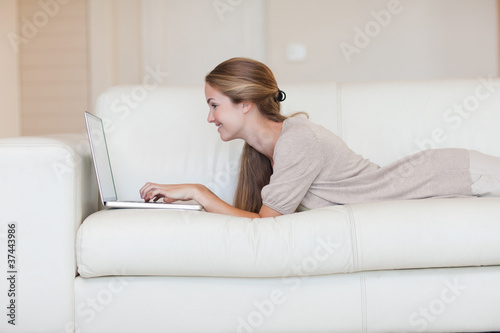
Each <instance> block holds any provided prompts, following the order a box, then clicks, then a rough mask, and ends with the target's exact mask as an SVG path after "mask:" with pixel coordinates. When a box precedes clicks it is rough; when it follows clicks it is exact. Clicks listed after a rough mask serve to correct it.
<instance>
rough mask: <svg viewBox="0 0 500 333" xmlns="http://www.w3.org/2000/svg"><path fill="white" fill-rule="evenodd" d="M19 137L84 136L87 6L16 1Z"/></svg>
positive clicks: (73, 0) (56, 0)
mask: <svg viewBox="0 0 500 333" xmlns="http://www.w3.org/2000/svg"><path fill="white" fill-rule="evenodd" d="M17 2H18V5H19V7H18V8H19V17H20V22H19V23H20V32H21V35H22V36H23V38H24V41H23V43H22V44H21V45H20V52H19V63H20V67H19V68H20V81H21V116H22V123H21V125H22V126H21V127H22V134H23V135H43V134H48V133H76V132H83V131H84V129H85V127H84V121H83V112H84V111H85V110H87V107H88V106H87V86H88V84H87V83H88V82H87V64H88V62H87V24H86V18H87V5H86V0H51V1H36V0H18V1H17Z"/></svg>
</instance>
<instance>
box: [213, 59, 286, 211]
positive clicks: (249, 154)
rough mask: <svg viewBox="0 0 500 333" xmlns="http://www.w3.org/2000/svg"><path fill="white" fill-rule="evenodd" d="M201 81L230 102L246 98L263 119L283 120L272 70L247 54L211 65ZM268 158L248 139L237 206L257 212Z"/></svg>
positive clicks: (268, 175) (268, 171)
mask: <svg viewBox="0 0 500 333" xmlns="http://www.w3.org/2000/svg"><path fill="white" fill-rule="evenodd" d="M205 82H206V83H207V84H209V85H210V86H211V87H212V88H214V89H217V90H218V91H220V92H221V93H223V94H224V95H226V96H228V97H229V98H230V100H231V101H232V102H233V103H241V102H243V101H250V102H253V103H255V105H256V106H257V108H258V109H259V111H260V112H261V113H262V115H263V116H265V117H266V118H267V119H270V120H272V121H275V122H283V121H284V120H285V119H286V118H287V117H286V116H284V115H282V114H281V113H280V111H281V107H280V100H279V99H278V98H279V95H280V90H279V89H278V84H277V83H276V79H275V78H274V74H273V72H272V71H271V70H270V69H269V68H268V67H267V66H266V65H264V64H263V63H261V62H258V61H256V60H252V59H248V58H232V59H229V60H226V61H224V62H222V63H221V64H219V65H218V66H217V67H215V68H214V69H213V70H212V71H211V72H210V73H209V74H208V75H207V76H206V77H205ZM272 173H273V168H272V166H271V161H270V160H269V159H268V158H267V157H266V156H264V155H262V154H261V153H259V152H258V151H257V150H255V149H254V148H253V147H252V146H250V145H249V144H248V143H245V145H244V147H243V151H242V154H241V164H240V173H239V179H238V186H237V188H236V193H235V197H234V205H235V207H237V208H240V209H243V210H246V211H250V212H254V213H258V212H259V211H260V209H261V207H262V196H261V190H262V188H263V187H264V186H265V185H267V184H269V181H270V179H271V175H272Z"/></svg>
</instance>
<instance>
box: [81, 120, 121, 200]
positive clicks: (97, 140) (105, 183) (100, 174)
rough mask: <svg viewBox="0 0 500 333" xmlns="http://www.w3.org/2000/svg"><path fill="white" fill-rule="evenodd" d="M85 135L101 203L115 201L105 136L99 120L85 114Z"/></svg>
mask: <svg viewBox="0 0 500 333" xmlns="http://www.w3.org/2000/svg"><path fill="white" fill-rule="evenodd" d="M85 121H86V123H87V133H88V135H89V141H90V148H91V151H92V157H93V159H94V167H95V169H96V176H97V182H98V184H99V192H100V194H101V198H102V200H103V202H108V201H116V199H117V198H116V189H115V183H114V180H113V173H112V171H111V164H110V161H109V155H108V147H107V145H106V136H105V135H104V126H103V124H102V120H101V118H98V117H96V116H94V115H92V114H90V113H88V112H85Z"/></svg>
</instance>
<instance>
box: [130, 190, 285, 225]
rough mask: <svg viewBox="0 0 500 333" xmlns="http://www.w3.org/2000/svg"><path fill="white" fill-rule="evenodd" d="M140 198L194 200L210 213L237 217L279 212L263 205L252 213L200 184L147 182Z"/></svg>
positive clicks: (273, 215) (267, 215) (269, 214)
mask: <svg viewBox="0 0 500 333" xmlns="http://www.w3.org/2000/svg"><path fill="white" fill-rule="evenodd" d="M140 194H141V198H143V199H144V200H145V201H146V202H148V201H150V200H154V201H156V200H159V199H160V198H163V201H164V202H174V201H177V200H195V201H196V202H198V203H199V204H200V205H202V206H203V208H204V209H205V210H206V211H207V212H210V213H217V214H224V215H232V216H239V217H250V218H261V217H276V216H279V215H282V214H281V213H279V212H277V211H275V210H273V209H271V208H269V207H267V206H265V205H263V206H262V208H261V210H260V212H259V213H258V214H257V213H252V212H248V211H245V210H242V209H238V208H236V207H233V206H231V205H230V204H228V203H226V202H224V201H223V200H221V199H220V198H219V197H218V196H216V195H215V194H214V193H213V192H212V191H210V190H209V189H208V188H206V187H205V186H203V185H200V184H179V185H162V184H155V183H147V184H146V185H144V186H143V187H142V188H141V190H140Z"/></svg>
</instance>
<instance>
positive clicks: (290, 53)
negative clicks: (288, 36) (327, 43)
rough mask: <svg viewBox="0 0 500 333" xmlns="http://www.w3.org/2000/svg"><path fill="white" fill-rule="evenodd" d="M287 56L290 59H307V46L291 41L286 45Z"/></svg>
mask: <svg viewBox="0 0 500 333" xmlns="http://www.w3.org/2000/svg"><path fill="white" fill-rule="evenodd" d="M286 58H287V59H288V60H290V61H296V62H298V61H305V60H306V58H307V47H306V45H305V44H302V43H289V44H288V45H287V46H286Z"/></svg>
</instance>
